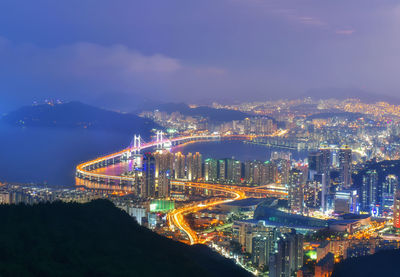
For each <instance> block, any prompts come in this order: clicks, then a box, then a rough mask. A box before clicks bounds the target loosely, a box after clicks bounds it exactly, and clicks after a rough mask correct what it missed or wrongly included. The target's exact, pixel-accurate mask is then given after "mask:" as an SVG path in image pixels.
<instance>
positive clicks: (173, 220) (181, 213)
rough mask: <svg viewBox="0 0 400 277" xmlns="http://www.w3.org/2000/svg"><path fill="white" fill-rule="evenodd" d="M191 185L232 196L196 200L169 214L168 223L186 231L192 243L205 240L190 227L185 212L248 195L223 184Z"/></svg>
mask: <svg viewBox="0 0 400 277" xmlns="http://www.w3.org/2000/svg"><path fill="white" fill-rule="evenodd" d="M175 185H176V184H175ZM185 185H189V184H185ZM190 186H191V187H195V188H205V187H206V188H207V189H210V190H215V191H220V192H225V193H227V194H230V197H229V198H228V199H220V198H216V199H211V200H208V201H203V202H196V203H193V204H190V205H186V206H184V207H181V208H178V209H175V210H173V211H172V212H170V213H169V214H168V216H167V219H168V223H169V225H170V228H171V229H174V226H176V227H177V228H178V229H180V230H181V231H183V232H184V233H186V235H187V236H188V238H189V242H190V244H197V243H204V241H201V240H200V239H199V237H198V235H197V233H196V231H194V230H192V229H191V228H190V225H189V224H188V223H187V222H186V220H185V214H187V213H193V212H197V211H199V210H203V209H207V208H210V207H213V206H216V205H220V204H222V203H227V202H231V201H234V200H240V199H244V198H246V195H245V193H244V192H243V191H240V190H235V189H231V188H227V187H223V186H222V185H211V184H196V183H191V184H190Z"/></svg>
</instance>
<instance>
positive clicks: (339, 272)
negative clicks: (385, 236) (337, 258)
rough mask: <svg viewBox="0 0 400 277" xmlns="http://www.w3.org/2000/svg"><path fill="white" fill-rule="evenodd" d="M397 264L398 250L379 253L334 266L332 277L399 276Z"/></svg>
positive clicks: (347, 260)
mask: <svg viewBox="0 0 400 277" xmlns="http://www.w3.org/2000/svg"><path fill="white" fill-rule="evenodd" d="M399 262H400V250H386V251H381V252H378V253H376V254H373V255H368V256H363V257H359V258H351V259H346V260H344V261H342V262H341V263H339V264H336V265H335V268H334V271H333V274H332V277H376V276H382V277H384V276H385V277H386V276H400V274H399Z"/></svg>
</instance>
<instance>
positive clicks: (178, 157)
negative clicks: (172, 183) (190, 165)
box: [174, 152, 185, 179]
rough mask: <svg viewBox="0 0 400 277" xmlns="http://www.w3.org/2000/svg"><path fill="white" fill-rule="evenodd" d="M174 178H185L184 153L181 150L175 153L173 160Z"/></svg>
mask: <svg viewBox="0 0 400 277" xmlns="http://www.w3.org/2000/svg"><path fill="white" fill-rule="evenodd" d="M174 171H175V179H184V178H185V155H183V154H182V153H181V152H178V153H176V154H175V160H174Z"/></svg>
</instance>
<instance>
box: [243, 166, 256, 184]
mask: <svg viewBox="0 0 400 277" xmlns="http://www.w3.org/2000/svg"><path fill="white" fill-rule="evenodd" d="M253 171H254V169H253V162H252V161H245V162H244V181H245V182H246V183H247V184H252V183H253Z"/></svg>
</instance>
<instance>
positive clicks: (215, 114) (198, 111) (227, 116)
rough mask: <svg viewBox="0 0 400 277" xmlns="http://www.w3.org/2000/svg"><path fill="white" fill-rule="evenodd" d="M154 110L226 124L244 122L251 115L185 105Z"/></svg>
mask: <svg viewBox="0 0 400 277" xmlns="http://www.w3.org/2000/svg"><path fill="white" fill-rule="evenodd" d="M154 109H157V110H160V111H164V112H167V113H173V112H180V113H181V114H183V115H186V116H201V117H204V118H208V119H210V121H212V122H226V121H232V120H242V119H245V118H246V117H250V116H251V115H249V114H247V113H244V112H241V111H235V110H227V109H214V108H210V107H207V106H200V107H197V108H190V107H189V106H188V105H186V104H184V103H168V104H162V105H158V106H156V107H155V108H154Z"/></svg>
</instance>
